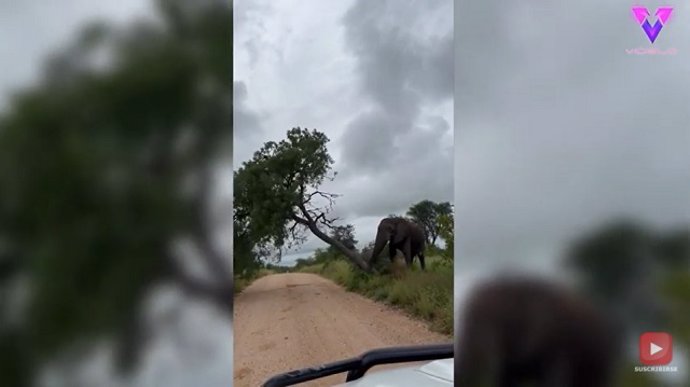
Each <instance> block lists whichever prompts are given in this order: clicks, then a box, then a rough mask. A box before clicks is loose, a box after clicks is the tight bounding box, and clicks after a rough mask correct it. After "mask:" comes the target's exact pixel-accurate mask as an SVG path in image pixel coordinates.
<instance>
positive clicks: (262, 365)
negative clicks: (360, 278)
mask: <svg viewBox="0 0 690 387" xmlns="http://www.w3.org/2000/svg"><path fill="white" fill-rule="evenodd" d="M234 314H235V316H234V322H233V326H234V341H235V353H234V359H235V364H234V373H235V378H234V386H235V387H256V386H260V385H261V384H262V383H263V382H264V381H266V379H268V378H269V377H271V376H273V375H274V374H276V373H280V372H286V371H290V370H293V369H299V368H304V367H309V366H312V365H317V364H321V363H325V362H331V361H336V360H341V359H344V358H348V357H352V356H356V355H359V354H361V353H362V352H364V351H367V350H370V349H373V348H378V347H386V346H395V345H415V344H433V343H447V342H450V341H451V338H450V337H447V336H444V335H441V334H437V333H433V332H430V331H429V330H428V329H427V327H426V324H425V323H423V322H420V321H416V320H413V319H411V318H409V317H407V316H406V315H405V314H403V313H402V312H399V311H396V310H394V309H392V308H390V307H387V306H385V305H382V304H379V303H376V302H374V301H372V300H369V299H367V298H364V297H362V296H360V295H357V294H355V293H350V292H347V291H345V290H344V289H343V288H341V287H339V286H337V285H336V284H334V283H333V282H331V281H329V280H327V279H325V278H322V277H320V276H318V275H315V274H303V273H291V274H275V275H270V276H267V277H263V278H260V279H258V280H257V281H255V282H254V283H253V284H252V285H250V286H249V287H248V288H247V289H245V290H244V291H243V292H242V293H241V294H240V295H239V296H237V297H236V298H235V306H234ZM343 380H344V375H338V376H332V377H329V378H327V379H323V380H322V381H319V382H318V383H305V384H304V386H331V385H334V384H338V383H342V382H343Z"/></svg>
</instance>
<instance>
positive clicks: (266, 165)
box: [234, 128, 333, 248]
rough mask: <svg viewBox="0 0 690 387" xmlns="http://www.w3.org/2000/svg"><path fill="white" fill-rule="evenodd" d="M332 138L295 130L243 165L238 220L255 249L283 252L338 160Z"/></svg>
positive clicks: (238, 178)
mask: <svg viewBox="0 0 690 387" xmlns="http://www.w3.org/2000/svg"><path fill="white" fill-rule="evenodd" d="M328 141H329V140H328V137H326V135H325V134H323V133H321V132H318V131H316V130H312V131H309V130H307V129H301V128H293V129H291V130H289V131H288V132H287V139H285V140H282V141H280V142H278V143H276V142H273V141H269V142H266V143H265V144H264V145H263V147H262V148H261V149H260V150H258V151H257V152H256V153H254V157H253V158H252V159H251V160H250V161H247V162H244V163H243V164H242V167H241V168H240V169H239V170H238V171H236V172H235V178H234V187H235V188H234V195H235V202H234V211H235V213H234V219H235V222H236V223H235V224H236V225H238V227H239V228H240V230H243V231H244V232H246V233H247V236H248V238H249V240H251V241H252V242H253V243H254V244H255V245H259V246H265V245H270V246H274V247H276V248H282V247H284V246H285V245H286V243H287V242H288V240H289V239H290V237H293V238H294V237H296V235H295V234H292V233H291V230H290V228H289V226H290V224H291V223H292V222H294V221H295V219H294V217H295V216H297V214H298V213H297V212H296V211H297V210H296V207H297V206H298V205H300V204H302V203H304V202H306V201H308V195H309V194H310V193H311V192H307V191H308V190H309V189H314V190H315V189H317V188H318V186H319V185H320V184H321V183H322V182H323V181H324V179H325V178H326V177H327V173H328V172H329V171H330V169H331V165H332V164H333V159H332V158H331V156H330V155H329V154H328V149H327V147H326V144H327V143H328Z"/></svg>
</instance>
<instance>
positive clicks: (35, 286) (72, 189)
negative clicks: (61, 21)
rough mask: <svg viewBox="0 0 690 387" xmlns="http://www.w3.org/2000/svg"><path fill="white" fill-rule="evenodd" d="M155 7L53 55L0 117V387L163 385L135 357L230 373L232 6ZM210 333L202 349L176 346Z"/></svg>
mask: <svg viewBox="0 0 690 387" xmlns="http://www.w3.org/2000/svg"><path fill="white" fill-rule="evenodd" d="M154 5H155V6H154V7H153V9H154V10H155V14H153V15H149V16H150V17H147V18H142V19H139V20H138V21H135V22H131V23H128V24H127V25H126V26H114V25H110V24H108V23H106V22H97V23H89V24H88V25H86V26H84V28H83V29H82V32H81V33H80V34H79V36H78V38H77V39H76V40H75V41H72V42H71V43H70V44H69V45H68V46H66V47H61V48H59V49H56V48H53V50H54V52H53V53H52V56H50V58H49V60H48V62H47V63H45V66H44V71H43V72H42V74H41V75H40V76H37V77H36V78H37V79H38V81H37V82H35V84H34V85H33V86H31V87H27V88H24V89H22V90H18V91H17V92H16V93H14V94H12V95H11V96H9V98H8V101H9V102H8V103H7V107H6V108H5V109H4V112H3V114H2V115H1V116H0V292H2V297H1V298H0V300H1V301H0V310H1V312H0V316H2V317H1V319H0V357H1V359H0V380H1V381H2V382H0V384H2V385H5V386H17V387H21V386H32V385H39V384H43V385H51V386H52V385H61V384H62V383H64V384H65V385H71V386H78V385H107V384H108V383H109V382H108V381H107V380H108V377H109V378H110V379H112V380H111V382H112V383H114V381H113V380H115V379H120V380H121V382H120V384H118V385H130V384H132V385H161V383H163V384H165V385H172V384H169V383H165V382H163V381H162V380H161V379H157V378H154V377H145V372H144V373H143V374H142V373H141V372H140V371H142V370H141V366H147V367H148V366H150V365H151V364H149V363H148V360H147V359H149V357H150V356H148V355H151V356H153V358H156V356H158V358H159V359H161V356H163V357H162V358H166V357H167V359H168V360H170V359H178V360H177V361H179V362H180V363H182V364H187V365H189V366H191V363H189V362H188V361H185V360H183V359H182V357H184V356H190V359H194V360H197V361H199V360H200V359H202V358H205V359H206V360H208V362H206V363H207V364H219V363H220V364H223V363H224V364H225V365H226V368H224V369H223V368H221V369H220V371H219V370H218V367H216V370H215V371H210V370H209V371H208V372H206V373H204V372H205V371H203V369H200V368H199V367H197V371H198V372H197V373H196V374H188V375H186V376H187V381H186V382H185V381H184V380H185V378H178V382H177V383H180V384H178V385H181V386H183V385H184V386H191V385H217V386H221V385H227V382H228V380H230V379H229V378H230V377H231V373H232V359H231V349H232V341H231V336H230V334H229V332H231V325H230V319H231V306H232V265H231V244H230V243H228V242H226V241H227V240H230V238H229V236H230V234H231V229H230V227H231V225H230V224H229V222H226V221H225V219H230V207H229V205H230V204H229V203H230V200H231V195H232V193H231V189H226V190H223V186H222V185H220V184H219V182H218V179H219V178H220V177H222V174H223V172H224V170H231V165H230V164H231V160H232V148H231V140H232V94H231V66H232V49H231V36H232V10H231V6H230V4H229V3H227V2H224V1H200V2H187V1H181V0H160V1H156V2H155V4H154ZM6 60H8V61H11V60H12V59H11V58H7V59H6ZM2 92H3V93H8V91H6V90H3V91H2ZM227 176H230V175H229V174H227ZM227 179H231V177H227ZM226 186H228V187H230V186H231V184H226ZM211 215H213V216H211ZM223 236H227V237H225V238H223ZM165 289H168V290H167V291H165ZM171 289H172V290H171ZM180 291H182V292H180ZM166 292H167V293H166ZM170 292H172V293H170ZM163 294H168V295H167V296H163ZM170 294H173V295H170ZM166 297H167V298H166ZM189 297H192V298H189ZM185 300H186V301H185ZM194 300H196V301H194ZM192 301H194V302H196V303H193V304H189V302H192ZM198 301H204V302H207V303H210V304H212V305H215V306H217V307H219V308H217V309H216V310H215V311H214V310H210V309H208V308H207V307H204V306H203V305H201V304H198ZM171 303H172V304H171ZM176 303H177V304H179V305H187V306H180V307H179V308H182V309H184V310H183V311H180V312H179V313H175V312H171V310H175V309H176V308H175V307H173V306H171V305H174V304H176ZM164 305H168V306H164ZM194 305H196V306H194ZM156 308H158V310H159V312H156V311H155V310H156ZM161 308H163V309H162V310H168V312H166V313H164V315H165V317H161V316H160V313H161V312H160V310H161ZM166 308H167V309H166ZM179 308H178V309H179ZM194 308H197V310H198V311H197V313H195V316H196V319H195V318H192V317H190V316H189V315H188V314H187V313H186V312H187V311H191V310H194ZM199 308H200V309H199ZM185 316H187V317H185ZM203 316H206V317H203ZM189 318H192V320H194V321H195V322H189V321H187V320H189ZM185 321H187V322H185ZM174 326H177V327H179V329H182V331H185V332H184V333H180V332H178V334H175V335H174V336H179V337H180V338H181V339H182V341H184V338H185V337H189V339H190V340H191V342H190V343H182V342H178V343H174V342H173V341H172V339H171V336H170V334H166V333H165V332H167V331H168V330H169V329H171V328H170V327H174ZM214 326H215V327H216V328H215V332H217V337H216V339H215V341H214V343H215V349H213V350H207V351H202V352H198V351H197V352H195V351H194V350H191V352H190V351H189V349H190V348H196V347H195V344H194V342H195V340H196V341H201V342H202V344H201V345H202V347H203V340H204V339H203V337H202V336H200V335H195V333H198V332H203V333H207V332H209V331H212V329H213V328H212V327H214ZM219 327H225V329H220V328H219ZM195 331H196V332H195ZM206 340H208V338H206ZM219 343H220V344H219ZM183 347H184V348H187V350H186V352H181V348H183ZM156 353H158V355H155V354H156ZM99 354H100V355H99ZM103 354H105V355H103ZM161 354H163V355H161ZM181 356H182V357H181ZM98 359H112V362H109V361H106V363H108V364H106V365H104V363H103V362H102V361H100V360H98ZM214 359H215V360H216V361H215V363H214ZM219 359H221V360H220V362H219V361H218V360H219ZM87 360H88V361H89V363H88V364H90V365H89V367H90V368H88V369H84V367H82V366H84V365H85V364H87ZM99 362H100V364H101V365H100V366H99V365H98V364H97V363H99ZM110 363H112V364H110ZM162 364H166V362H163V363H162ZM111 366H113V367H114V368H112V367H111ZM167 366H168V367H169V368H171V369H176V368H178V365H177V364H175V361H172V362H170V361H168V362H167ZM46 367H49V370H50V372H48V373H47V374H46V370H48V368H46ZM111 368H112V372H111V371H108V370H110V369H111ZM154 368H155V367H154ZM158 368H159V370H158V371H157V372H163V371H164V370H163V369H160V368H161V367H158ZM162 368H165V367H162ZM99 369H100V370H102V372H101V371H98V370H99ZM171 369H168V370H167V371H171ZM188 370H189V369H188ZM115 371H117V373H119V374H120V375H126V374H127V373H128V374H129V375H130V376H131V377H129V378H125V377H122V378H121V377H117V378H115ZM178 371H179V372H183V371H182V370H178ZM99 372H100V374H99ZM137 372H139V376H140V377H135V376H136V375H137ZM142 372H143V371H142ZM83 373H86V374H89V373H90V376H89V377H87V378H85V379H80V378H79V377H77V376H78V375H79V374H83ZM94 373H95V374H94ZM165 374H166V372H163V375H165ZM94 375H96V376H94ZM99 375H100V376H99ZM108 375H110V376H108ZM132 375H134V376H132ZM142 375H144V376H142ZM191 375H200V377H204V376H208V378H206V379H205V380H189V378H190V376H191ZM213 375H215V377H214V376H213ZM219 375H221V376H220V377H219ZM223 375H224V377H223ZM149 376H150V375H149ZM169 376H170V375H169ZM182 376H185V375H182ZM99 378H100V379H99ZM191 378H192V379H193V377H191ZM214 378H215V380H214ZM223 378H224V380H223ZM219 379H220V380H219Z"/></svg>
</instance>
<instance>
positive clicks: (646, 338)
mask: <svg viewBox="0 0 690 387" xmlns="http://www.w3.org/2000/svg"><path fill="white" fill-rule="evenodd" d="M671 360H673V339H672V338H671V335H669V334H668V333H665V332H645V333H643V334H642V335H641V336H640V361H641V362H642V364H644V365H649V366H660V365H666V364H669V363H670V362H671Z"/></svg>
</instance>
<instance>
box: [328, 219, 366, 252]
mask: <svg viewBox="0 0 690 387" xmlns="http://www.w3.org/2000/svg"><path fill="white" fill-rule="evenodd" d="M330 236H331V238H333V239H335V240H337V241H338V242H340V243H342V244H343V246H345V247H346V248H348V249H350V250H355V249H356V248H357V243H358V242H359V241H358V240H357V239H355V226H353V225H351V224H346V225H344V226H334V227H333V229H332V230H331V233H330ZM328 248H329V250H331V253H333V254H337V250H336V249H335V248H334V247H333V246H329V247H328Z"/></svg>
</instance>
